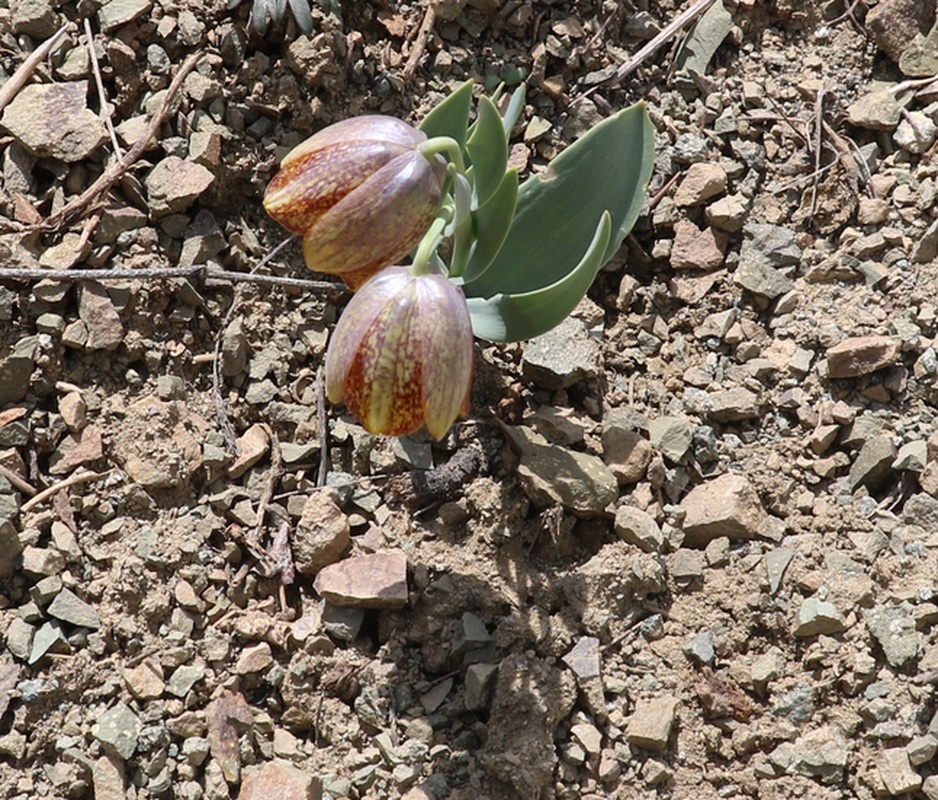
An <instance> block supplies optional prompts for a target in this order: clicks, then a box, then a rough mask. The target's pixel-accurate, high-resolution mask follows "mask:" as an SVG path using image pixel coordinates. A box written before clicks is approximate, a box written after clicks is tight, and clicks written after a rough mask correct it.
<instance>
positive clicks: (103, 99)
mask: <svg viewBox="0 0 938 800" xmlns="http://www.w3.org/2000/svg"><path fill="white" fill-rule="evenodd" d="M85 39H87V43H88V58H89V59H90V61H91V71H92V72H93V73H94V82H95V85H96V86H97V87H98V102H99V103H100V104H101V117H102V119H103V120H104V125H105V127H106V128H107V132H108V134H109V135H110V137H111V146H112V147H113V148H114V155H116V156H117V158H118V159H121V158H123V157H124V151H123V150H122V149H121V146H120V142H118V141H117V133H116V132H115V131H114V123H113V122H112V121H111V112H110V111H108V107H107V94H106V93H105V91H104V81H103V80H102V79H101V65H100V64H98V54H97V53H96V52H95V50H94V33H93V32H92V30H91V20H89V19H88V17H85Z"/></svg>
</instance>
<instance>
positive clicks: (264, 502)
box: [254, 424, 283, 542]
mask: <svg viewBox="0 0 938 800" xmlns="http://www.w3.org/2000/svg"><path fill="white" fill-rule="evenodd" d="M263 428H264V432H265V433H266V434H267V437H268V438H269V439H270V469H268V470H267V480H266V482H265V483H264V492H263V494H261V499H260V501H259V502H258V504H257V525H255V527H254V541H257V542H259V541H260V540H261V533H262V532H263V530H264V519H265V517H266V516H267V506H269V505H270V501H271V499H272V498H273V496H274V491H275V490H276V488H277V483H278V482H279V480H280V478H281V477H282V476H283V453H282V452H281V450H280V439H279V438H277V434H276V433H275V432H274V429H273V428H271V427H270V425H267V424H265V425H263Z"/></svg>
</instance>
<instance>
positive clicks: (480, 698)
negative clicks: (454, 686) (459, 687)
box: [464, 664, 498, 711]
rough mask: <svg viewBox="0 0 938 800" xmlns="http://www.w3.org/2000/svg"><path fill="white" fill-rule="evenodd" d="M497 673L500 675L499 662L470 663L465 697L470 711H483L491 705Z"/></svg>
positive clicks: (467, 670)
mask: <svg viewBox="0 0 938 800" xmlns="http://www.w3.org/2000/svg"><path fill="white" fill-rule="evenodd" d="M496 675H498V665H497V664H470V665H469V666H468V667H467V668H466V691H465V695H464V697H465V705H466V709H467V710H468V711H481V710H483V709H486V708H488V707H489V704H490V703H491V701H492V688H493V687H494V685H495V676H496Z"/></svg>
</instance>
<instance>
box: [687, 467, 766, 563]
mask: <svg viewBox="0 0 938 800" xmlns="http://www.w3.org/2000/svg"><path fill="white" fill-rule="evenodd" d="M681 508H682V509H683V510H684V524H683V526H682V527H683V530H684V535H685V537H686V538H685V543H686V544H688V545H690V546H701V545H706V544H707V543H708V542H709V541H710V540H711V539H716V538H717V537H720V536H726V537H728V538H730V539H752V538H753V537H755V536H756V535H757V534H758V532H759V528H760V526H761V525H762V523H763V522H764V521H765V518H766V516H767V514H766V512H765V509H764V508H763V507H762V502H761V501H760V500H759V495H758V494H757V493H756V490H755V489H754V488H753V486H752V484H751V483H750V482H749V479H748V478H747V477H746V476H745V475H736V474H734V473H726V474H725V475H721V476H720V477H719V478H715V479H714V480H712V481H707V482H706V483H702V484H700V485H699V486H697V487H696V488H694V489H693V490H692V491H691V492H690V494H688V495H687V497H685V498H684V500H683V501H682V502H681Z"/></svg>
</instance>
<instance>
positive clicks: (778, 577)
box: [765, 547, 795, 594]
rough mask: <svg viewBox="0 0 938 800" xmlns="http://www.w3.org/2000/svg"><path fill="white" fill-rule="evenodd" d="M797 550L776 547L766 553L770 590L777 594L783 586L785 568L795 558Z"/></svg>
mask: <svg viewBox="0 0 938 800" xmlns="http://www.w3.org/2000/svg"><path fill="white" fill-rule="evenodd" d="M794 555H795V551H794V550H793V549H792V548H790V547H776V548H775V549H774V550H769V552H768V553H766V554H765V571H766V573H767V575H768V579H769V592H770V593H771V594H775V593H776V592H777V591H778V590H779V589H780V588H781V586H782V578H783V577H784V576H785V570H787V569H788V565H789V564H790V563H791V560H792V558H794Z"/></svg>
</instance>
